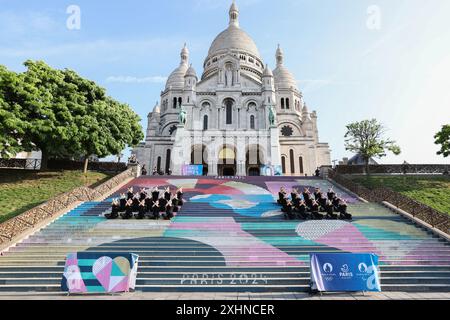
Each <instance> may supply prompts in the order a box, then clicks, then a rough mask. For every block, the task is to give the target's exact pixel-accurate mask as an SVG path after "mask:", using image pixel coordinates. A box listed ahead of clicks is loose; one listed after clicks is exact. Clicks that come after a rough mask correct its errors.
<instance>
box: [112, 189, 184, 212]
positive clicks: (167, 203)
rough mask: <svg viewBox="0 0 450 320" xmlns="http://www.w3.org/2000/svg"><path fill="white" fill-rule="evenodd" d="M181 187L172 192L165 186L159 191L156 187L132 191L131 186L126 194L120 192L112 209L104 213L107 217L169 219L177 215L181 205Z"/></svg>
mask: <svg viewBox="0 0 450 320" xmlns="http://www.w3.org/2000/svg"><path fill="white" fill-rule="evenodd" d="M183 203H184V201H183V189H182V188H180V189H178V190H177V191H176V192H175V193H174V194H172V192H171V191H170V188H169V187H167V188H166V190H163V191H160V190H159V188H158V187H155V188H153V190H151V191H149V190H147V189H141V190H140V192H137V193H133V187H131V188H129V189H128V192H127V194H124V193H123V194H121V195H120V199H114V200H113V202H112V211H111V213H110V214H106V215H105V217H106V218H107V219H118V218H119V217H121V218H122V219H132V218H133V217H135V218H136V219H145V218H147V217H148V218H150V219H161V218H163V219H166V220H170V219H172V218H173V217H174V216H176V215H177V212H179V211H180V209H181V207H182V206H183Z"/></svg>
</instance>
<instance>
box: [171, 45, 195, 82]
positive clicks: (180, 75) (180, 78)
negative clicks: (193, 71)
mask: <svg viewBox="0 0 450 320" xmlns="http://www.w3.org/2000/svg"><path fill="white" fill-rule="evenodd" d="M180 56H181V62H180V66H179V67H178V68H176V69H175V70H174V71H173V72H172V73H171V74H170V76H169V78H168V79H167V82H166V89H169V88H172V89H183V87H184V76H185V75H186V72H187V70H188V69H189V64H188V62H189V50H188V48H187V46H186V44H184V47H183V49H182V50H181V54H180Z"/></svg>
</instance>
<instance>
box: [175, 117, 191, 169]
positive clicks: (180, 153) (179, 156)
mask: <svg viewBox="0 0 450 320" xmlns="http://www.w3.org/2000/svg"><path fill="white" fill-rule="evenodd" d="M187 140H188V139H186V130H185V128H184V125H181V124H180V125H178V128H177V132H176V134H175V143H174V145H173V150H172V174H173V175H175V176H180V175H181V174H182V170H181V169H182V166H183V164H184V162H185V154H184V153H185V150H184V149H185V144H186V142H187Z"/></svg>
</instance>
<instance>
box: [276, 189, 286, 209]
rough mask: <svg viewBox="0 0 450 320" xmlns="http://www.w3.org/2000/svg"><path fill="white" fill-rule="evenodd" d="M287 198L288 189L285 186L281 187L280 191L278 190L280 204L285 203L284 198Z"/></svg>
mask: <svg viewBox="0 0 450 320" xmlns="http://www.w3.org/2000/svg"><path fill="white" fill-rule="evenodd" d="M286 198H287V195H286V191H285V189H284V187H281V188H280V191H279V192H278V204H280V205H283V203H284V200H285V199H286Z"/></svg>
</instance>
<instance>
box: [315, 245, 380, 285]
mask: <svg viewBox="0 0 450 320" xmlns="http://www.w3.org/2000/svg"><path fill="white" fill-rule="evenodd" d="M311 289H313V290H318V291H321V292H322V291H329V292H355V291H368V292H369V291H375V292H380V291H381V285H380V277H379V269H378V256H377V255H376V254H370V253H368V254H353V253H335V254H325V253H324V254H311Z"/></svg>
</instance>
